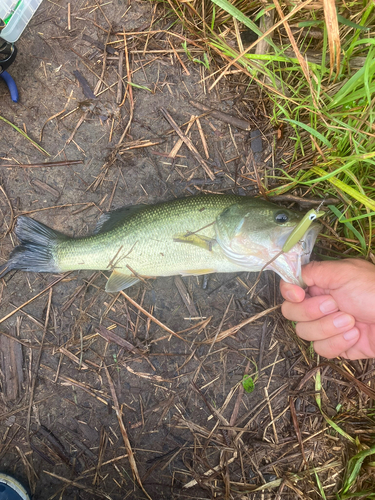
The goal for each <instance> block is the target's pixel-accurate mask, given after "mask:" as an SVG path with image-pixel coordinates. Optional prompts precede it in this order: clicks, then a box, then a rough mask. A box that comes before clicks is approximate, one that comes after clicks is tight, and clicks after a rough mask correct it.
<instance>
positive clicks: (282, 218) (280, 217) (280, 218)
mask: <svg viewBox="0 0 375 500" xmlns="http://www.w3.org/2000/svg"><path fill="white" fill-rule="evenodd" d="M288 220H289V217H288V215H287V214H286V213H285V212H278V213H277V214H276V215H275V222H277V224H285V222H288Z"/></svg>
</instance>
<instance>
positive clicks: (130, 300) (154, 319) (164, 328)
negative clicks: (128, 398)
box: [120, 291, 280, 342]
mask: <svg viewBox="0 0 375 500" xmlns="http://www.w3.org/2000/svg"><path fill="white" fill-rule="evenodd" d="M120 293H121V295H123V296H124V297H125V298H126V300H128V301H129V302H130V303H131V304H133V306H135V307H136V308H137V309H138V310H139V311H141V312H142V313H143V314H144V315H145V316H147V317H148V318H150V320H151V321H153V322H154V323H156V324H157V325H159V326H160V327H161V328H163V330H165V331H166V332H168V333H170V334H171V335H173V336H174V337H177V338H179V339H180V340H183V341H184V342H185V339H184V338H183V337H181V336H180V335H179V334H178V333H176V332H174V331H173V330H171V329H170V328H168V327H167V326H166V325H164V324H163V323H162V322H161V321H159V320H158V319H156V318H155V316H153V315H152V314H150V313H149V312H148V311H146V309H143V307H142V306H140V305H139V304H138V303H137V302H136V301H135V300H133V299H132V298H131V297H129V295H126V293H125V292H123V291H121V292H120ZM279 307H280V306H279Z"/></svg>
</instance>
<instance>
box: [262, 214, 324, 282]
mask: <svg viewBox="0 0 375 500" xmlns="http://www.w3.org/2000/svg"><path fill="white" fill-rule="evenodd" d="M320 228H321V225H320V224H317V223H314V224H312V226H311V227H310V228H309V229H308V231H306V233H305V235H304V237H303V238H302V240H300V241H299V242H298V243H297V244H296V245H295V246H294V247H293V248H292V249H291V250H290V251H289V252H287V253H283V254H281V255H279V256H278V257H277V258H276V259H275V260H274V261H273V262H272V263H270V264H269V265H268V266H267V267H266V269H272V270H273V271H275V272H276V273H277V274H278V275H279V276H280V277H281V278H282V279H283V280H284V281H287V282H288V283H293V284H295V285H299V286H301V287H306V284H305V283H304V281H303V279H302V266H304V265H305V264H308V263H309V262H310V255H311V252H312V249H313V247H314V245H315V241H316V239H317V237H318V234H319V231H320ZM284 239H285V236H284ZM285 241H286V239H285ZM285 241H284V243H285ZM281 247H282V245H281Z"/></svg>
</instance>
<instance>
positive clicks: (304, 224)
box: [283, 208, 325, 253]
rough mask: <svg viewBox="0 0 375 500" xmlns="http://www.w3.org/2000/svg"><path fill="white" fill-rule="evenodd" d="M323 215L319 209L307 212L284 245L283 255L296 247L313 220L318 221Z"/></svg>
mask: <svg viewBox="0 0 375 500" xmlns="http://www.w3.org/2000/svg"><path fill="white" fill-rule="evenodd" d="M324 214H325V212H320V211H319V208H318V210H315V208H313V209H312V210H309V211H308V212H307V214H306V215H305V216H304V217H303V219H302V220H301V221H300V222H299V224H297V226H296V227H295V228H294V229H293V231H292V232H291V234H290V236H289V238H288V239H287V240H286V242H285V243H284V246H283V252H285V253H286V252H289V250H291V249H292V248H293V247H294V245H296V244H297V243H298V242H299V241H300V240H302V238H303V237H304V235H305V233H306V231H307V230H308V229H309V227H310V226H311V224H312V223H313V222H314V220H316V219H318V218H319V217H322V216H323V215H324Z"/></svg>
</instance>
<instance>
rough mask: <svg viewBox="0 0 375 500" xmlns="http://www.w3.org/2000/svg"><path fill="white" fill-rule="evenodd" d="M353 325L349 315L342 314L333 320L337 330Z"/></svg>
mask: <svg viewBox="0 0 375 500" xmlns="http://www.w3.org/2000/svg"><path fill="white" fill-rule="evenodd" d="M352 323H353V319H352V317H351V316H349V314H340V316H337V317H336V318H335V319H334V320H333V324H334V325H335V327H336V328H343V327H344V326H349V325H351V324H352Z"/></svg>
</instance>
